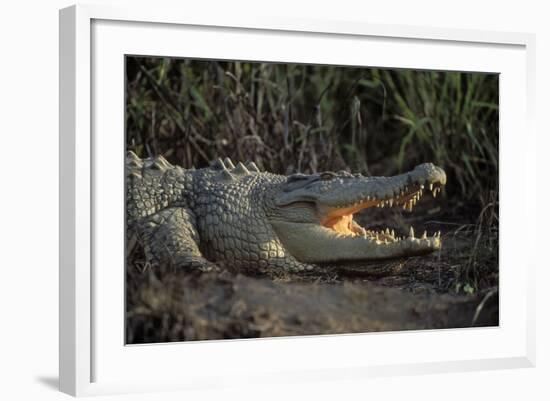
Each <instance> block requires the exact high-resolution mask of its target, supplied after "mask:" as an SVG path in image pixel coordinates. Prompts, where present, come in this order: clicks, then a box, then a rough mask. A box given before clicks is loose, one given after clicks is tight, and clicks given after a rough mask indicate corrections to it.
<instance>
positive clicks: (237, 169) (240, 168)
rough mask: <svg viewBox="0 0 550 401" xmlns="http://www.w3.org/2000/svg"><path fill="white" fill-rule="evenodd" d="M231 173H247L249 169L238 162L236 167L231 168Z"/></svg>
mask: <svg viewBox="0 0 550 401" xmlns="http://www.w3.org/2000/svg"><path fill="white" fill-rule="evenodd" d="M233 173H234V174H238V175H248V174H250V171H249V170H248V169H247V168H246V166H245V165H244V164H242V163H241V162H239V164H237V167H235V168H233Z"/></svg>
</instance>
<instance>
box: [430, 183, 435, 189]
mask: <svg viewBox="0 0 550 401" xmlns="http://www.w3.org/2000/svg"><path fill="white" fill-rule="evenodd" d="M429 188H430V191H431V190H433V189H434V184H432V183H430V185H429Z"/></svg>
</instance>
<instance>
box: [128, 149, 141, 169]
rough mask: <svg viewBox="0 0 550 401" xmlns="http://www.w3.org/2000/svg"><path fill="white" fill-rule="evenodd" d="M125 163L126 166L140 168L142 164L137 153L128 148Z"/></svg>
mask: <svg viewBox="0 0 550 401" xmlns="http://www.w3.org/2000/svg"><path fill="white" fill-rule="evenodd" d="M126 165H127V166H128V167H134V168H141V167H142V166H143V161H142V160H141V159H140V158H139V156H138V155H136V154H135V153H134V152H132V151H131V150H129V151H128V152H126Z"/></svg>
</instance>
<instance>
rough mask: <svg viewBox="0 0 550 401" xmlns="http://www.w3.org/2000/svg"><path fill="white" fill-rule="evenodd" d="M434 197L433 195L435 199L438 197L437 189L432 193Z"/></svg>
mask: <svg viewBox="0 0 550 401" xmlns="http://www.w3.org/2000/svg"><path fill="white" fill-rule="evenodd" d="M432 195H433V197H434V198H435V197H436V195H437V189H434V190H433V191H432Z"/></svg>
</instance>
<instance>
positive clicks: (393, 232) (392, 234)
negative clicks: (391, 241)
mask: <svg viewBox="0 0 550 401" xmlns="http://www.w3.org/2000/svg"><path fill="white" fill-rule="evenodd" d="M391 236H392V237H394V238H395V231H394V230H391Z"/></svg>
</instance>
